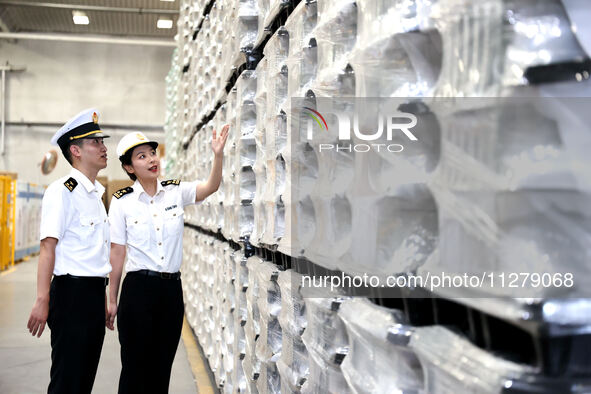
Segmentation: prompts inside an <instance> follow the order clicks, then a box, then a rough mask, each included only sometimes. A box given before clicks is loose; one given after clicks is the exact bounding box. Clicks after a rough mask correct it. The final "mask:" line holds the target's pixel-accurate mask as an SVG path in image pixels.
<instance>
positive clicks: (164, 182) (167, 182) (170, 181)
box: [160, 179, 181, 186]
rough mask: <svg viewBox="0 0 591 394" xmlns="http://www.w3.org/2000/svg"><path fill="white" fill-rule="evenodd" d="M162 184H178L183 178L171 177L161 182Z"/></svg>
mask: <svg viewBox="0 0 591 394" xmlns="http://www.w3.org/2000/svg"><path fill="white" fill-rule="evenodd" d="M160 184H161V185H162V186H168V185H176V186H178V185H180V184H181V180H180V179H169V180H167V181H162V182H160Z"/></svg>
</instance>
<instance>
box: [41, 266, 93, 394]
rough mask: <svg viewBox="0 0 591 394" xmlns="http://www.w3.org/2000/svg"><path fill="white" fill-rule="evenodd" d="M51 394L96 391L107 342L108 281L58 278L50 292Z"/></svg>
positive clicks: (76, 393)
mask: <svg viewBox="0 0 591 394" xmlns="http://www.w3.org/2000/svg"><path fill="white" fill-rule="evenodd" d="M47 325H48V326H49V329H50V330H51V371H50V375H51V380H50V383H49V388H48V390H47V392H48V393H50V394H53V393H55V394H70V393H71V394H85V393H90V392H91V391H92V386H93V384H94V378H95V376H96V369H97V367H98V364H99V359H100V357H101V349H102V347H103V340H104V338H105V280H104V279H102V278H71V277H68V276H56V277H54V278H53V280H52V281H51V287H50V290H49V315H48V317H47Z"/></svg>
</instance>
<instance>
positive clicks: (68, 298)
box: [27, 109, 111, 394]
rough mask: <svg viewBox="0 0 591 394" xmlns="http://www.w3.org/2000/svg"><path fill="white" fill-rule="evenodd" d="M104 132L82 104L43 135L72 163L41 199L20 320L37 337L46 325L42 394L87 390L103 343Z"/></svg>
mask: <svg viewBox="0 0 591 394" xmlns="http://www.w3.org/2000/svg"><path fill="white" fill-rule="evenodd" d="M107 137H108V136H107V135H104V134H103V133H102V132H101V130H100V127H99V125H98V111H96V110H94V109H89V110H85V111H83V112H81V113H79V114H78V115H76V116H75V117H74V118H72V119H71V120H69V121H68V122H67V123H66V124H65V125H64V126H63V127H62V128H61V129H60V130H58V132H57V133H56V134H55V135H54V136H53V138H52V140H51V143H52V144H53V145H59V147H60V148H61V150H62V153H63V154H64V157H65V158H66V160H68V162H69V163H70V164H71V165H72V167H73V168H72V171H71V172H70V174H69V175H67V176H65V177H63V178H60V179H58V180H57V181H55V182H53V183H52V184H51V185H49V187H48V188H47V190H46V191H45V194H44V196H43V203H42V211H41V235H40V239H41V252H40V255H39V266H38V271H37V299H36V301H35V304H34V306H33V310H32V311H31V316H30V317H29V322H28V324H27V328H28V329H29V332H30V333H31V334H32V335H33V336H35V335H37V337H40V336H41V334H42V333H43V330H44V328H45V323H46V322H47V324H48V326H49V328H50V329H51V372H50V375H51V381H50V383H49V388H48V393H60V394H64V393H72V394H82V393H90V392H91V390H92V386H93V384H94V378H95V375H96V370H97V366H98V363H99V358H100V354H101V349H102V346H103V339H104V336H105V286H106V285H107V281H108V279H107V275H108V274H109V272H110V271H111V265H110V263H109V252H110V239H109V237H110V235H109V224H108V218H107V213H106V211H105V206H104V205H103V202H102V200H101V197H102V194H103V193H104V191H105V189H104V187H103V186H102V185H101V184H100V183H99V182H98V181H97V180H96V177H97V174H98V172H99V171H100V170H101V169H103V168H105V167H106V166H107V148H106V147H105V145H104V144H103V138H107ZM52 275H53V280H52Z"/></svg>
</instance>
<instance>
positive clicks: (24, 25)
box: [0, 0, 179, 38]
mask: <svg viewBox="0 0 591 394" xmlns="http://www.w3.org/2000/svg"><path fill="white" fill-rule="evenodd" d="M62 6H64V7H65V8H58V7H62ZM76 6H78V7H76ZM95 6H98V7H108V8H112V9H109V10H84V7H95ZM178 9H179V0H175V1H173V2H169V1H161V0H45V1H41V0H10V1H9V0H0V31H2V30H4V31H6V30H8V32H11V33H19V32H36V33H67V34H77V35H84V34H100V35H114V36H124V37H158V38H172V37H174V35H175V34H176V20H177V17H178ZM73 10H84V12H86V14H87V15H88V17H89V19H90V24H88V25H75V24H74V23H73V21H72V11H73ZM159 11H160V12H159ZM161 17H163V18H168V19H172V20H173V28H172V29H158V28H156V21H157V20H158V19H159V18H161Z"/></svg>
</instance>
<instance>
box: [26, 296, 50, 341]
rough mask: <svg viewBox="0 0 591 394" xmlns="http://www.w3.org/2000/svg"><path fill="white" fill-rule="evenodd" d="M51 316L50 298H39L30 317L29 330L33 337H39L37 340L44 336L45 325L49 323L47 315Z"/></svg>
mask: <svg viewBox="0 0 591 394" xmlns="http://www.w3.org/2000/svg"><path fill="white" fill-rule="evenodd" d="M48 314H49V298H37V301H35V305H33V310H32V311H31V315H30V316H29V322H28V323H27V328H28V329H29V332H30V333H31V335H33V336H35V335H37V338H39V337H40V336H41V334H43V330H44V329H45V323H46V322H47V315H48Z"/></svg>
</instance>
